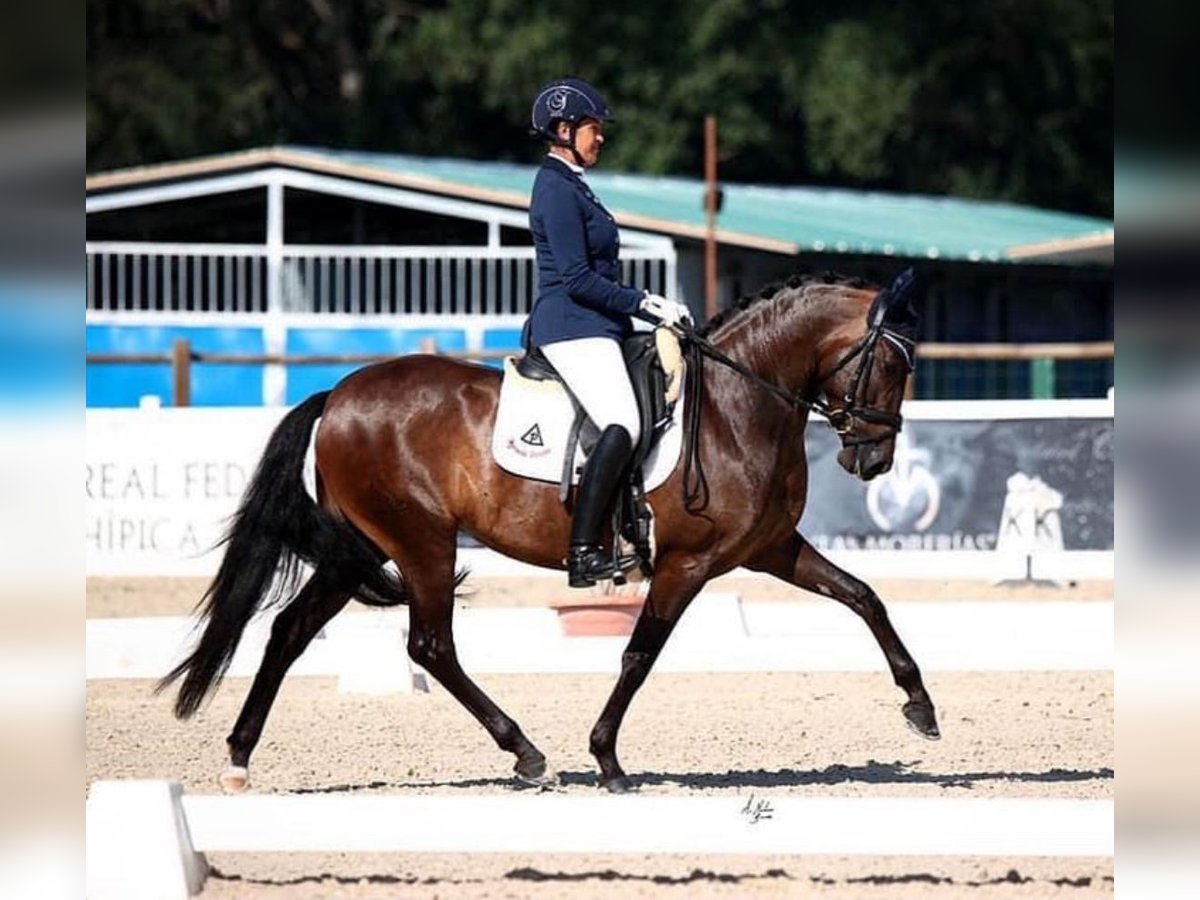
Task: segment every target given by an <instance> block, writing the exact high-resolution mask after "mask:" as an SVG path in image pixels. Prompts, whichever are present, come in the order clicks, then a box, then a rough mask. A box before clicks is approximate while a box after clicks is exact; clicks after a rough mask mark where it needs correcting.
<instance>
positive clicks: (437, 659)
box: [397, 536, 558, 787]
mask: <svg viewBox="0 0 1200 900" xmlns="http://www.w3.org/2000/svg"><path fill="white" fill-rule="evenodd" d="M426 543H427V545H426V546H423V547H413V546H408V547H406V548H404V551H403V552H402V553H401V554H400V555H399V558H398V559H397V563H398V565H399V566H400V569H401V571H402V572H403V573H404V577H405V580H406V581H407V582H408V586H409V588H410V590H411V594H412V599H411V601H410V605H409V625H408V654H409V656H410V657H411V658H412V660H413V662H415V663H416V664H417V665H419V666H421V667H423V668H424V669H425V670H426V671H427V672H429V674H430V675H432V676H433V677H434V678H436V679H437V680H438V683H439V684H441V685H442V686H443V687H444V688H445V689H446V690H448V691H449V692H450V693H451V694H452V695H453V697H454V699H456V700H457V701H458V702H459V703H461V704H462V705H463V706H464V707H466V709H467V711H468V712H470V713H471V715H473V716H474V717H475V718H476V719H477V720H478V721H479V723H480V724H481V725H482V726H483V727H484V728H486V729H487V732H488V734H490V735H491V736H492V740H494V741H495V742H496V745H497V746H498V747H499V748H500V749H501V750H507V751H508V752H509V753H512V754H514V755H515V756H516V757H517V762H516V765H515V766H514V767H513V771H515V772H516V774H517V777H518V778H519V779H520V780H521V781H523V782H525V783H527V784H532V785H537V786H539V787H546V786H550V785H552V784H557V782H558V776H557V775H555V774H551V775H547V774H546V757H545V756H544V755H543V754H542V752H541V751H540V750H538V748H537V747H535V746H534V745H533V743H532V742H531V741H530V740H529V739H528V738H527V737H525V735H524V733H523V732H522V731H521V728H520V726H518V725H517V723H516V722H514V721H513V720H512V719H511V718H509V717H508V716H507V715H506V714H505V713H504V711H503V710H502V709H500V707H499V706H497V705H496V704H495V703H494V702H493V701H492V699H491V698H490V697H488V695H487V694H485V693H484V692H483V691H482V690H481V689H480V688H479V686H478V685H477V684H475V682H474V681H472V680H471V679H470V678H469V677H468V676H467V673H466V672H464V671H463V669H462V666H461V665H459V662H458V653H457V651H456V650H455V647H454V634H453V630H452V625H453V616H454V585H455V579H454V556H455V543H454V538H453V537H452V536H451V537H450V538H449V539H448V540H447V541H442V542H439V543H438V546H428V543H429V542H426Z"/></svg>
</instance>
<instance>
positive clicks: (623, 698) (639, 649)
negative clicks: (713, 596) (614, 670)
mask: <svg viewBox="0 0 1200 900" xmlns="http://www.w3.org/2000/svg"><path fill="white" fill-rule="evenodd" d="M704 582H705V579H703V578H697V577H696V576H695V575H692V574H690V573H684V572H682V571H680V570H678V569H677V568H672V567H670V565H669V563H665V562H663V561H660V562H658V563H657V564H656V566H655V573H654V580H653V581H651V583H650V593H649V594H648V595H647V597H646V604H645V606H643V607H642V612H641V615H640V616H639V617H638V620H637V624H636V625H634V628H633V635H632V636H631V637H630V639H629V644H628V645H627V646H626V647H625V652H624V653H623V654H622V655H621V674H620V676H619V677H618V678H617V683H616V685H615V686H614V687H613V691H612V694H610V695H609V698H608V702H607V703H606V704H604V709H603V711H602V712H601V713H600V718H599V719H598V720H597V721H596V725H595V727H593V728H592V735H591V742H590V745H591V751H592V756H594V757H596V762H597V763H599V764H600V784H601V786H603V787H606V788H608V789H609V790H610V791H612V792H613V793H625V792H626V791H629V790H630V789H631V788H632V787H633V785H632V784H631V783H630V781H629V778H628V777H627V776H626V775H625V771H624V770H623V769H622V768H621V764H620V763H619V762H618V761H617V732H618V730H619V729H620V727H621V720H622V719H623V718H624V717H625V711H626V710H628V709H629V704H630V702H631V701H632V700H633V695H634V694H636V693H637V690H638V688H640V687H641V686H642V683H643V682H644V681H645V680H646V676H647V675H649V674H650V669H651V668H652V667H653V666H654V661H655V660H656V659H658V654H659V653H660V652H661V651H662V648H663V646H664V645H665V644H666V642H667V638H668V637H670V634H671V630H672V629H673V628H674V627H675V623H676V622H678V621H679V617H680V616H681V615H683V611H684V610H685V609H687V605H688V603H690V602H691V600H692V598H693V597H695V596H696V594H698V593H699V592H700V588H702V587H703V586H704Z"/></svg>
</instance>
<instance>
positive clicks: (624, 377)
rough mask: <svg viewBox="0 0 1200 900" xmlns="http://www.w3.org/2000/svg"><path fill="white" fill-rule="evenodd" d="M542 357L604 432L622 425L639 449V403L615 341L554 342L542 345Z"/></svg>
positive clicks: (576, 340)
mask: <svg viewBox="0 0 1200 900" xmlns="http://www.w3.org/2000/svg"><path fill="white" fill-rule="evenodd" d="M542 353H544V354H546V359H548V360H550V365H552V366H554V370H555V371H556V372H558V374H559V375H560V376H561V377H562V380H563V381H565V382H566V383H567V387H569V388H570V389H571V393H572V394H574V395H575V399H576V400H578V401H579V403H580V405H582V406H583V409H584V412H586V413H587V414H588V416H589V417H590V418H591V420H592V421H593V422H595V423H596V427H597V428H599V429H600V431H601V432H603V431H604V429H605V428H607V427H608V426H609V425H620V426H621V427H623V428H624V429H625V430H626V431H628V432H629V439H630V441H632V443H633V446H635V447H636V446H637V442H638V438H640V437H641V434H642V428H641V423H640V422H639V420H638V408H637V399H636V398H635V397H634V396H633V388H632V387H631V386H630V384H629V372H628V371H627V370H626V368H625V357H623V356H622V355H621V347H620V345H619V344H618V343H617V342H616V341H614V340H613V339H612V338H604V337H594V338H576V339H574V340H570V341H555V342H554V343H552V344H543V345H542Z"/></svg>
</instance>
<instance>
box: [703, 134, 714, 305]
mask: <svg viewBox="0 0 1200 900" xmlns="http://www.w3.org/2000/svg"><path fill="white" fill-rule="evenodd" d="M704 218H705V230H704V315H705V317H706V318H709V319H711V318H712V317H713V316H715V315H716V314H717V117H716V116H705V117H704Z"/></svg>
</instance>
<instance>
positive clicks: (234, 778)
mask: <svg viewBox="0 0 1200 900" xmlns="http://www.w3.org/2000/svg"><path fill="white" fill-rule="evenodd" d="M217 781H219V782H220V784H221V790H223V791H224V792H225V793H227V794H240V793H242V792H243V791H245V790H246V788H248V787H250V770H249V769H247V768H246V767H245V766H230V767H229V768H228V769H226V770H225V771H224V772H222V773H221V775H220V777H219V778H217Z"/></svg>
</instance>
